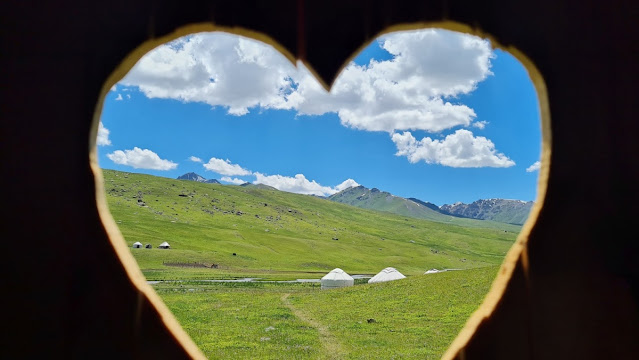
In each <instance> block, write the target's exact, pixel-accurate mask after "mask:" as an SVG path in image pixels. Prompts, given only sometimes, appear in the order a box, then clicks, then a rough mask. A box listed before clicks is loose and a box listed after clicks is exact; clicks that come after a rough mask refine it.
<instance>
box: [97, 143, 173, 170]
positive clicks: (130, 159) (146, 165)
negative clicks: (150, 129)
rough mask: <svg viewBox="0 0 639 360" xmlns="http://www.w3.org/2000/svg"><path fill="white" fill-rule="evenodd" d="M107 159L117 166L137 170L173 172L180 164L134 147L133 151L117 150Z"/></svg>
mask: <svg viewBox="0 0 639 360" xmlns="http://www.w3.org/2000/svg"><path fill="white" fill-rule="evenodd" d="M107 157H108V158H109V159H111V161H113V162H114V163H116V164H120V165H127V166H132V167H134V168H136V169H151V170H172V169H175V168H176V167H177V166H178V164H176V163H174V162H172V161H169V160H164V159H160V157H159V156H158V154H156V153H154V152H153V151H151V150H148V149H140V148H138V147H134V148H133V150H124V151H122V150H116V151H114V152H112V153H111V154H107Z"/></svg>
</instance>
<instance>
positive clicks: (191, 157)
mask: <svg viewBox="0 0 639 360" xmlns="http://www.w3.org/2000/svg"><path fill="white" fill-rule="evenodd" d="M189 160H190V161H193V162H199V163H201V162H202V159H200V158H199V157H197V156H189Z"/></svg>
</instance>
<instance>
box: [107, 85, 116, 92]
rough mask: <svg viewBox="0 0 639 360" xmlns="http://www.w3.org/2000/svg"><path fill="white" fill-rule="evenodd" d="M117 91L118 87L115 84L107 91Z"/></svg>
mask: <svg viewBox="0 0 639 360" xmlns="http://www.w3.org/2000/svg"><path fill="white" fill-rule="evenodd" d="M117 90H118V85H117V84H115V85H113V86H111V88H110V89H109V91H117Z"/></svg>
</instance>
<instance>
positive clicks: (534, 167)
mask: <svg viewBox="0 0 639 360" xmlns="http://www.w3.org/2000/svg"><path fill="white" fill-rule="evenodd" d="M540 167H541V162H540V161H535V162H534V163H533V164H532V165H530V166H529V167H527V168H526V172H534V171H537V170H539V168H540Z"/></svg>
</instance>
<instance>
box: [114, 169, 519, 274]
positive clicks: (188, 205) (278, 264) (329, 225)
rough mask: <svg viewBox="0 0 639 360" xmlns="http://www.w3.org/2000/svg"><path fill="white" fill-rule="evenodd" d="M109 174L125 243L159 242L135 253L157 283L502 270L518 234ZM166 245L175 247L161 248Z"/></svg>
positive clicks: (249, 190) (273, 194) (307, 199)
mask: <svg viewBox="0 0 639 360" xmlns="http://www.w3.org/2000/svg"><path fill="white" fill-rule="evenodd" d="M103 174H104V180H105V191H106V198H107V201H108V204H109V208H110V210H111V214H112V215H113V218H114V220H115V221H116V223H117V224H118V226H119V228H120V230H121V232H122V234H123V236H124V238H125V239H126V242H127V243H128V244H129V245H131V244H133V243H134V242H136V241H139V242H141V243H143V244H147V243H150V244H152V245H153V249H144V248H143V249H131V250H132V253H133V255H134V256H135V258H136V259H137V261H138V264H139V265H140V268H141V269H142V271H143V273H144V274H145V276H146V277H147V279H151V280H155V279H187V278H192V279H198V278H200V279H201V278H208V279H212V278H228V277H238V276H241V277H244V276H246V277H262V278H264V277H266V278H274V279H281V278H298V277H306V278H309V277H312V278H319V277H321V274H323V273H325V272H327V271H330V270H331V269H333V268H336V267H340V268H342V269H344V270H345V271H346V272H348V273H351V274H375V273H377V272H378V271H379V270H381V269H383V268H385V267H387V266H393V267H396V268H398V269H399V270H400V271H401V272H402V273H404V274H406V275H417V274H423V272H424V271H425V270H428V269H430V268H438V269H448V268H462V269H466V268H476V267H484V266H490V265H498V264H500V263H501V261H502V259H503V257H504V255H505V254H506V252H507V251H508V249H509V248H510V246H511V245H512V243H513V242H514V240H515V238H516V235H517V233H518V231H519V228H518V227H514V226H512V225H507V224H503V227H501V228H499V227H496V226H495V224H494V223H491V224H490V227H489V228H480V227H467V226H458V225H451V224H445V223H441V222H433V221H427V220H422V219H416V218H411V217H407V216H401V215H396V214H390V213H385V212H379V211H372V210H366V209H360V208H356V207H353V206H348V205H344V204H339V203H336V202H332V201H329V200H326V199H321V198H318V197H314V196H307V195H299V194H292V193H287V192H282V191H276V190H268V189H259V188H256V187H240V186H232V185H219V184H203V183H197V182H193V181H180V180H172V179H167V178H161V177H155V176H150V175H142V174H135V173H124V172H118V171H113V170H103ZM464 220H466V219H464ZM477 222H478V223H481V221H478V220H477ZM163 241H168V242H169V243H170V244H171V247H172V248H171V249H170V250H162V249H157V245H159V244H160V243H161V242H163ZM234 253H235V255H233V254H234ZM165 262H182V263H187V262H188V263H193V262H197V263H203V264H207V265H208V264H218V269H207V268H179V267H170V266H165V265H163V263H165ZM305 274H306V276H304V275H305ZM309 275H312V276H309Z"/></svg>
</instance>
